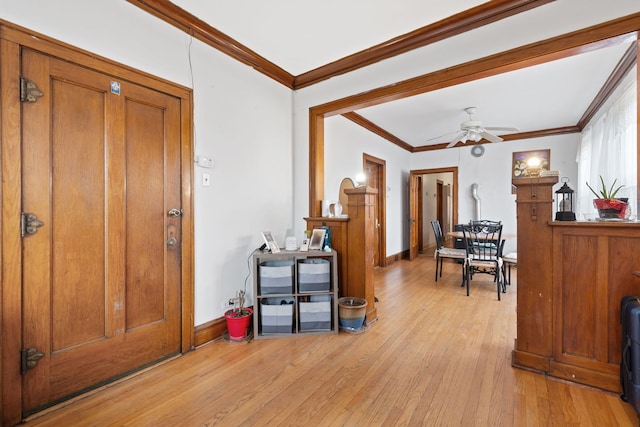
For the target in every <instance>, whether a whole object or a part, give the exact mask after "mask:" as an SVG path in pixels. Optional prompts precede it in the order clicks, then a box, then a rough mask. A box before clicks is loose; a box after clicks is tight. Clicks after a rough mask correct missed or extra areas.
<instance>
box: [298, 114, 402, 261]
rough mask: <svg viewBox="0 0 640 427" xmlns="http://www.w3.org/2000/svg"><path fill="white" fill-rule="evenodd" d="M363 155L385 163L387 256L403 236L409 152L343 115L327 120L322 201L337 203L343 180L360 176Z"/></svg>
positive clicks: (400, 246) (398, 244) (400, 242)
mask: <svg viewBox="0 0 640 427" xmlns="http://www.w3.org/2000/svg"><path fill="white" fill-rule="evenodd" d="M363 153H366V154H369V155H371V156H374V157H377V158H379V159H382V160H384V161H385V162H386V170H387V176H386V180H387V198H386V206H387V221H386V231H387V236H386V237H387V256H389V255H392V254H396V253H399V252H401V251H402V249H403V247H404V241H403V236H404V235H405V233H406V230H405V226H406V218H407V213H406V209H405V207H406V206H408V199H407V194H408V193H407V191H406V189H407V187H406V177H408V176H409V166H410V164H411V153H409V152H408V151H406V150H403V149H402V148H400V147H398V146H397V145H394V144H391V143H389V142H388V141H386V140H384V139H382V138H380V137H379V136H377V135H375V134H373V133H372V132H369V131H368V130H365V129H364V128H363V127H361V126H359V125H357V124H355V123H353V122H352V121H350V120H348V119H345V118H344V117H342V116H335V117H331V118H328V119H327V120H325V198H326V199H330V200H337V197H338V191H339V189H340V182H341V181H342V179H343V178H346V177H349V178H352V179H354V180H355V178H356V175H357V174H358V173H362V162H363V160H362V154H363ZM303 230H304V229H302V230H301V231H300V234H301V233H302V231H303Z"/></svg>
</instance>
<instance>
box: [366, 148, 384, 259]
mask: <svg viewBox="0 0 640 427" xmlns="http://www.w3.org/2000/svg"><path fill="white" fill-rule="evenodd" d="M362 163H363V166H362V169H363V170H364V173H365V176H366V179H367V185H368V186H369V187H371V188H375V189H376V190H378V195H377V196H376V197H374V203H375V207H374V212H375V213H376V219H375V226H376V232H375V241H374V247H373V260H374V262H373V265H374V267H384V266H385V265H387V259H386V257H387V242H386V216H387V214H386V212H387V206H386V201H387V178H386V173H387V172H386V167H387V166H386V161H385V160H383V159H379V158H377V157H373V156H371V155H369V154H366V153H363V155H362Z"/></svg>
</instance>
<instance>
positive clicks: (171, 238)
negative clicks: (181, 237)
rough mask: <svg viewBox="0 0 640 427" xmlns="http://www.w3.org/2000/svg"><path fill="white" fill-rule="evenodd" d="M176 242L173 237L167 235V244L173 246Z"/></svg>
mask: <svg viewBox="0 0 640 427" xmlns="http://www.w3.org/2000/svg"><path fill="white" fill-rule="evenodd" d="M177 243H178V240H177V239H176V238H175V237H169V239H167V246H175V245H176V244H177Z"/></svg>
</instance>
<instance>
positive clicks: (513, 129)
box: [484, 126, 520, 132]
mask: <svg viewBox="0 0 640 427" xmlns="http://www.w3.org/2000/svg"><path fill="white" fill-rule="evenodd" d="M484 130H497V131H503V132H520V129H518V128H510V127H496V126H487V127H485V128H484Z"/></svg>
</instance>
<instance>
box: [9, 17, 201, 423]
mask: <svg viewBox="0 0 640 427" xmlns="http://www.w3.org/2000/svg"><path fill="white" fill-rule="evenodd" d="M23 47H28V48H30V49H33V50H36V51H39V52H42V53H44V54H45V55H50V56H54V57H58V58H61V59H63V60H67V61H70V62H73V63H76V64H78V65H80V66H84V67H87V68H90V69H92V70H95V71H98V72H101V73H105V74H109V75H114V76H117V77H118V78H119V79H121V80H122V81H131V82H135V83H137V84H141V85H144V86H148V87H150V88H152V89H154V90H158V91H160V92H163V93H166V94H169V95H171V96H174V97H176V98H178V99H179V100H180V137H181V148H180V149H181V159H180V169H181V171H180V174H181V182H182V184H181V204H182V206H181V208H182V211H183V216H182V238H181V248H180V250H181V283H180V297H181V352H182V353H184V352H187V351H190V350H192V349H193V348H195V346H194V343H195V334H194V323H193V322H194V318H193V311H194V286H193V277H194V273H193V271H194V259H193V257H194V249H193V197H192V194H193V191H192V190H193V162H192V159H193V129H192V116H193V91H192V89H190V88H187V87H184V86H180V85H178V84H175V83H172V82H169V81H167V80H163V79H160V78H157V77H155V76H152V75H151V74H148V73H144V72H142V71H138V70H135V69H133V68H131V67H128V66H126V65H122V64H119V63H117V62H115V61H112V60H109V59H106V58H102V57H100V56H97V55H95V54H92V53H90V52H87V51H84V50H81V49H78V48H76V47H73V46H70V45H67V44H64V43H62V42H59V41H56V40H54V39H52V38H49V37H46V36H44V35H42V34H39V33H36V32H34V31H30V30H28V29H25V28H23V27H20V26H18V25H15V24H12V23H9V22H6V21H2V20H0V52H1V53H2V60H1V61H0V93H2V94H3V96H2V97H1V98H0V108H1V110H2V113H3V114H2V116H1V118H0V120H1V121H0V175H1V178H2V182H1V183H0V203H1V211H0V239H1V243H0V262H1V267H0V268H1V269H0V280H1V289H2V294H1V295H0V308H1V311H0V336H2V337H3V338H2V341H1V347H0V350H1V357H0V417H1V421H0V422H1V423H2V424H3V425H14V424H17V423H19V422H20V421H21V420H22V376H21V375H20V353H19V351H18V350H19V349H20V348H21V347H22V328H23V325H22V296H21V293H22V292H21V291H22V270H23V262H22V258H21V256H22V249H21V248H22V238H21V237H20V233H19V231H18V230H19V227H20V224H19V222H20V220H19V218H20V213H21V210H22V206H21V191H22V178H21V177H22V171H21V164H22V158H21V123H22V121H21V120H22V118H21V102H20V82H19V77H20V76H21V65H20V62H21V61H20V58H21V49H22V48H23Z"/></svg>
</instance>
